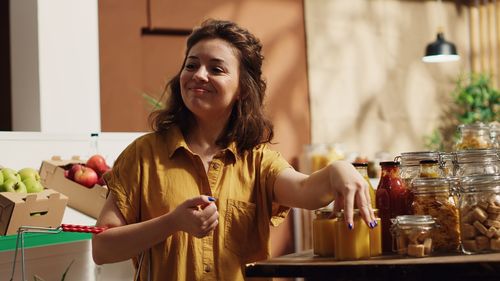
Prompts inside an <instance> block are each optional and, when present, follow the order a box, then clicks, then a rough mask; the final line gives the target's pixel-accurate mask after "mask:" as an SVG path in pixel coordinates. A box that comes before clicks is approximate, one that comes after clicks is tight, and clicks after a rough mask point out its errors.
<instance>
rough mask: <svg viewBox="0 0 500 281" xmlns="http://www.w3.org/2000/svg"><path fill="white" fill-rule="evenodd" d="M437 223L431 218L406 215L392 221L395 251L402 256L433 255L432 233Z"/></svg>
mask: <svg viewBox="0 0 500 281" xmlns="http://www.w3.org/2000/svg"><path fill="white" fill-rule="evenodd" d="M435 225H436V222H435V220H434V219H433V218H432V217H431V216H423V215H405V216H397V217H396V218H393V219H392V226H391V233H392V237H393V241H395V243H393V245H395V249H394V251H397V253H398V254H400V255H408V256H412V257H426V256H429V255H431V254H432V251H433V248H434V246H433V240H432V237H431V232H432V230H433V229H434V228H435Z"/></svg>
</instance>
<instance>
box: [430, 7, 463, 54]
mask: <svg viewBox="0 0 500 281" xmlns="http://www.w3.org/2000/svg"><path fill="white" fill-rule="evenodd" d="M438 2H439V8H440V9H441V8H442V3H441V0H438ZM440 14H442V13H440ZM459 59H460V56H459V55H458V53H457V48H456V47H455V44H453V43H451V42H449V41H446V40H445V39H444V33H443V29H442V28H438V33H437V38H436V41H434V42H432V43H429V44H428V45H427V48H425V56H424V57H422V61H423V62H429V63H433V62H450V61H458V60H459Z"/></svg>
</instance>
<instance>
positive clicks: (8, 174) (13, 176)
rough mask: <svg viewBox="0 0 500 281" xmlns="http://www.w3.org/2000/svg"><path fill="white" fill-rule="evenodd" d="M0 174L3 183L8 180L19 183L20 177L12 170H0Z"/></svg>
mask: <svg viewBox="0 0 500 281" xmlns="http://www.w3.org/2000/svg"><path fill="white" fill-rule="evenodd" d="M0 172H2V174H3V181H4V182H6V181H7V180H8V179H12V180H16V181H21V176H19V174H18V173H17V172H16V171H15V170H14V169H11V168H2V170H0Z"/></svg>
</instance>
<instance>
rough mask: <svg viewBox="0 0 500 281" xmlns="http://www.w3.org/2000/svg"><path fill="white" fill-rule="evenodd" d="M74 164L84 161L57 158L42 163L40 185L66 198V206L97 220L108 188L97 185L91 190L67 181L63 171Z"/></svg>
mask: <svg viewBox="0 0 500 281" xmlns="http://www.w3.org/2000/svg"><path fill="white" fill-rule="evenodd" d="M75 163H80V164H83V163H84V161H81V160H80V159H78V158H74V159H71V160H61V159H60V158H58V157H53V158H52V159H51V160H46V161H43V162H42V166H41V167H40V177H41V181H42V184H43V185H44V186H45V187H47V188H51V189H54V190H57V191H59V192H61V193H62V194H64V195H66V196H68V199H69V201H68V206H70V207H71V208H73V209H75V210H78V211H80V212H82V213H84V214H86V215H88V216H91V217H93V218H97V217H98V216H99V214H100V213H101V209H102V207H103V206H104V203H105V202H106V195H107V193H108V188H106V187H104V186H100V185H98V184H96V185H94V186H93V187H92V188H87V187H85V186H83V185H81V184H79V183H76V182H74V181H72V180H70V179H67V178H66V177H65V176H64V171H65V169H69V168H70V167H71V165H72V164H75Z"/></svg>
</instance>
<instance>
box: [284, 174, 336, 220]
mask: <svg viewBox="0 0 500 281" xmlns="http://www.w3.org/2000/svg"><path fill="white" fill-rule="evenodd" d="M330 169H331V168H330V165H329V166H327V167H325V168H323V169H321V170H319V171H317V172H315V173H313V174H311V175H310V176H307V175H305V174H302V173H299V172H296V171H294V170H291V169H290V170H285V171H283V173H282V174H281V175H280V176H279V177H278V179H277V180H276V182H275V186H274V195H275V200H276V201H277V202H278V203H280V204H282V205H285V206H289V207H295V208H303V209H309V210H314V209H318V208H321V207H324V206H326V205H328V204H329V203H330V202H331V201H332V200H333V199H334V195H333V191H332V189H331V187H330V177H331V176H330V173H331V172H330Z"/></svg>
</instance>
